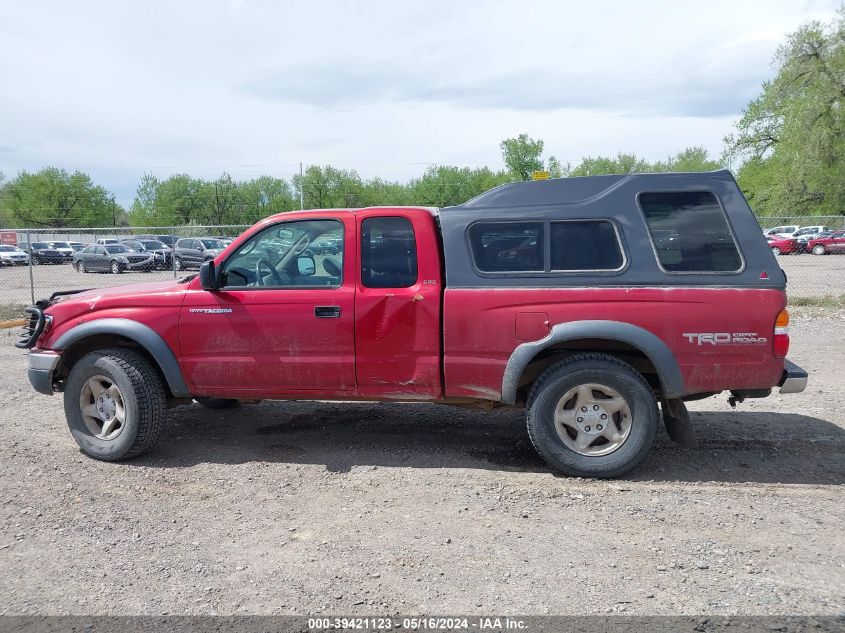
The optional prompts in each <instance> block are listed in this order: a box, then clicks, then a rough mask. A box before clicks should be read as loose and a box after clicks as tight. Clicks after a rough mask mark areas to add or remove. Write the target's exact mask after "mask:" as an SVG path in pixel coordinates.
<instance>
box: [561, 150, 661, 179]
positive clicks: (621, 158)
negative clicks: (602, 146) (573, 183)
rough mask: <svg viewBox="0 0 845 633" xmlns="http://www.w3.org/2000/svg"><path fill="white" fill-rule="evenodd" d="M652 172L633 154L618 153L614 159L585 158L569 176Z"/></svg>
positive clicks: (650, 167) (651, 168) (646, 164)
mask: <svg viewBox="0 0 845 633" xmlns="http://www.w3.org/2000/svg"><path fill="white" fill-rule="evenodd" d="M651 171H653V167H652V165H650V164H649V163H648V162H647V161H646V160H645V159H642V158H639V157H638V156H636V155H635V154H623V153H621V152H620V153H619V154H617V155H616V157H609V156H596V157H595V158H594V157H592V156H587V157H586V158H584V159H583V160H581V162H580V163H579V164H578V165H576V166H575V167H573V168H572V170H571V171H570V172H569V175H570V176H600V175H604V174H633V173H648V172H651Z"/></svg>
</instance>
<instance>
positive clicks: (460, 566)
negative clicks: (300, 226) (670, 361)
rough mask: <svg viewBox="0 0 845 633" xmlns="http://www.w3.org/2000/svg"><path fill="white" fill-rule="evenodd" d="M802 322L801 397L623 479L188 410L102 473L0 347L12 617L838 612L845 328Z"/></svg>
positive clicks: (467, 429)
mask: <svg viewBox="0 0 845 633" xmlns="http://www.w3.org/2000/svg"><path fill="white" fill-rule="evenodd" d="M793 315H794V317H795V318H794V326H793V353H792V354H791V357H792V358H793V360H795V361H796V362H798V363H799V364H801V365H802V366H804V367H805V368H806V369H808V370H809V371H810V375H811V382H810V386H809V388H808V390H807V391H806V392H805V393H804V394H800V395H790V396H777V395H776V396H773V397H772V398H769V399H766V400H758V401H748V402H746V403H745V404H742V405H740V406H739V408H738V410H737V411H731V410H730V408H729V407H728V406H727V404H726V402H725V398H724V397H718V398H711V399H708V400H704V401H700V402H697V403H692V404H691V407H690V408H691V409H693V410H694V413H693V421H694V423H695V426H696V428H697V431H698V434H699V439H700V442H701V447H700V448H698V449H694V450H691V449H683V448H679V447H677V446H675V445H673V444H671V443H670V442H669V440H668V439H667V437H666V436H665V434H662V433H661V436H660V437H659V439H658V442H657V445H656V446H655V449H654V451H653V452H652V454H651V456H650V458H649V459H648V460H647V461H646V463H645V464H644V465H643V466H642V467H641V468H640V469H639V470H637V471H636V472H635V473H634V474H633V475H631V476H630V477H629V478H627V479H625V480H617V481H612V482H605V481H591V480H583V479H569V478H564V477H557V476H554V475H552V474H550V473H549V472H548V470H547V469H546V467H545V466H544V465H543V463H542V462H541V461H540V459H539V458H538V457H537V456H536V455H535V454H534V452H533V450H532V449H531V447H530V445H529V442H528V439H527V437H526V434H525V430H524V426H523V422H522V416H521V413H520V412H517V411H512V410H498V411H495V412H486V413H485V412H476V411H470V410H463V409H452V408H445V407H436V406H431V405H408V404H370V403H356V404H338V403H287V402H266V403H263V404H260V405H253V406H246V407H242V408H240V409H237V410H235V411H234V412H216V411H208V410H205V409H203V408H201V407H199V405H193V406H188V407H181V408H177V409H174V410H172V411H171V423H170V426H169V428H168V430H167V431H166V434H165V437H164V438H163V440H162V442H161V443H160V445H159V447H158V448H157V449H156V450H155V451H154V452H152V453H151V454H150V455H148V456H147V457H144V458H139V459H136V460H133V461H132V462H130V463H125V464H106V463H101V462H96V461H92V460H90V459H87V458H85V457H83V456H82V455H81V454H80V453H79V452H78V451H77V450H76V445H75V444H74V442H73V441H72V439H71V437H70V435H69V433H68V432H67V428H66V426H65V422H64V417H63V413H62V405H61V399H60V398H59V397H56V396H54V397H53V398H48V397H46V396H40V395H37V394H35V393H34V392H33V391H32V390H31V389H30V388H29V385H28V383H27V381H26V378H25V372H24V366H25V360H24V358H23V356H22V355H21V354H20V353H19V352H18V351H17V350H15V349H14V348H12V346H11V342H12V340H13V338H12V337H11V336H9V335H8V334H7V333H2V338H0V363H2V366H3V367H4V369H5V371H3V372H2V375H0V407H2V411H3V417H2V424H0V443H2V446H3V448H2V452H1V453H0V614H36V613H39V614H213V613H218V614H234V613H251V614H288V613H292V614H307V613H353V614H390V613H405V614H418V613H432V612H434V613H465V614H473V613H490V612H498V613H514V614H545V613H553V614H584V613H611V612H612V613H633V614H678V613H681V614H709V615H713V614H717V615H718V614H815V615H833V614H838V613H841V612H842V609H843V605H844V604H845V569H843V564H845V539H843V537H842V521H843V518H845V503H843V502H845V496H843V483H845V452H844V451H843V449H845V414H843V411H845V392H843V387H842V385H843V384H845V363H843V360H845V359H843V355H842V352H841V350H842V347H843V341H845V312H841V311H840V312H830V311H827V312H825V311H822V310H820V309H816V310H810V309H805V310H796V311H794V313H793Z"/></svg>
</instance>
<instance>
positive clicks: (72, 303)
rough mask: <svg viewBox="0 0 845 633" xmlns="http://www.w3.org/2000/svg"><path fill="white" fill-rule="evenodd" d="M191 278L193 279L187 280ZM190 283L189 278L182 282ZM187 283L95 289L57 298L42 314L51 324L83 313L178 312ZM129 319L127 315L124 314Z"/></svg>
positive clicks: (166, 282) (171, 282)
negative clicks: (111, 311)
mask: <svg viewBox="0 0 845 633" xmlns="http://www.w3.org/2000/svg"><path fill="white" fill-rule="evenodd" d="M191 277H193V276H191ZM185 279H188V280H190V278H185ZM188 285H189V284H188V283H180V281H179V280H176V279H174V280H173V281H152V282H146V283H140V284H127V285H125V286H113V287H111V288H96V289H93V290H86V291H84V292H80V293H77V294H72V295H64V296H60V297H58V298H57V299H56V302H55V303H53V304H52V305H51V306H50V307H49V308H47V309H46V310H45V313H46V314H50V315H52V316H53V318H54V321H56V322H62V321H65V320H67V319H70V318H74V317H77V316H82V315H84V314H85V313H90V312H100V311H104V310H112V309H121V310H124V311H126V310H130V309H133V308H137V309H145V310H149V309H151V308H178V307H179V306H180V305H181V304H182V300H183V299H184V297H185V292H186V291H187V289H188ZM126 316H127V317H130V318H131V316H130V313H126Z"/></svg>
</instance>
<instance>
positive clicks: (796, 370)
mask: <svg viewBox="0 0 845 633" xmlns="http://www.w3.org/2000/svg"><path fill="white" fill-rule="evenodd" d="M778 387H780V393H801V392H802V391H804V389H806V388H807V372H806V371H804V370H803V369H801V368H800V367H799V366H798V365H796V364H795V363H793V362H792V361H789V360H784V361H783V374H782V375H781V377H780V382H778Z"/></svg>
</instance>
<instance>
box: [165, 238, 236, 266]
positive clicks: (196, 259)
mask: <svg viewBox="0 0 845 633" xmlns="http://www.w3.org/2000/svg"><path fill="white" fill-rule="evenodd" d="M224 248H225V246H223V244H221V243H220V241H219V240H217V239H215V238H213V237H183V238H182V239H181V240H179V241H177V242H176V248H175V249H174V251H175V252H174V254H173V256H174V257H175V258H176V260H175V263H174V266H175V267H176V270H183V269H185V268H199V267H200V266H201V265H202V264H203V263H204V262H207V261H210V260H212V259H214V258H215V257H217V256H218V255H219V254H220V253H222V252H223V249H224Z"/></svg>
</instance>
